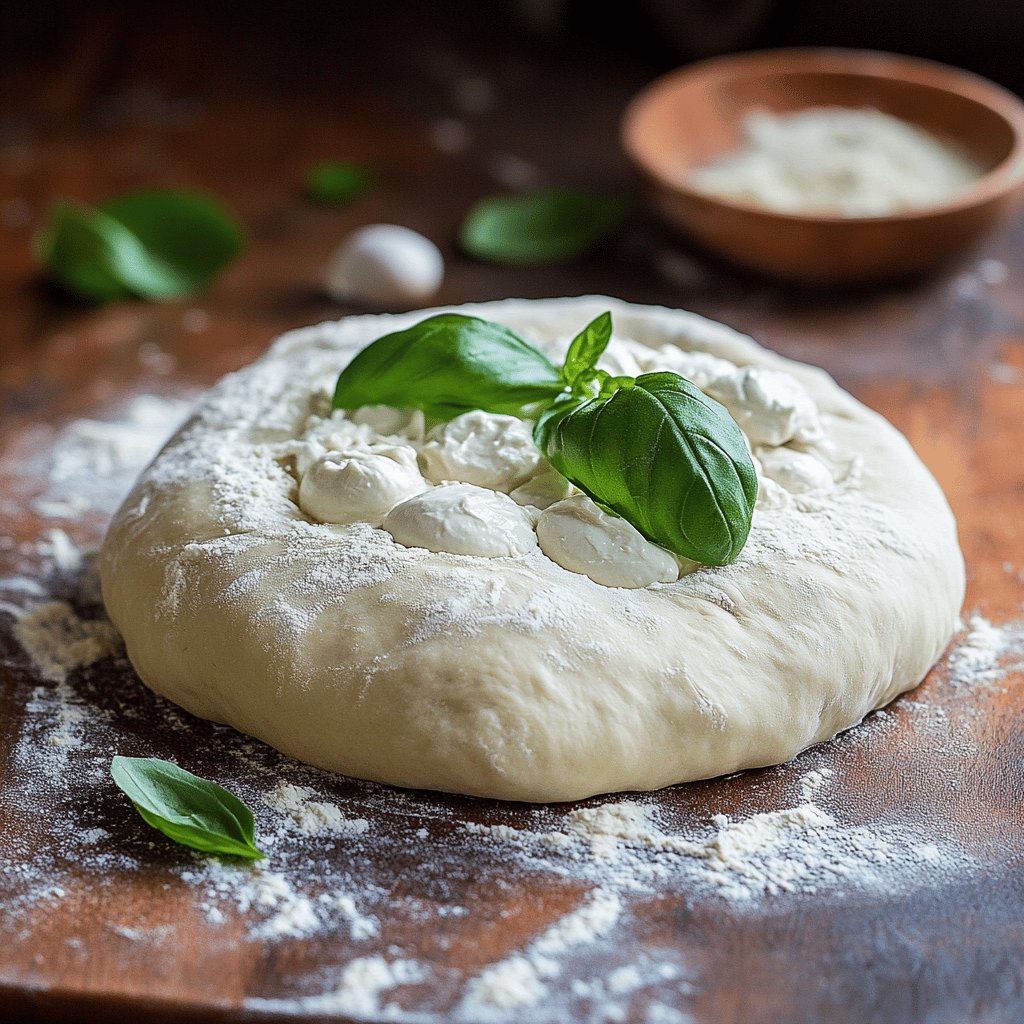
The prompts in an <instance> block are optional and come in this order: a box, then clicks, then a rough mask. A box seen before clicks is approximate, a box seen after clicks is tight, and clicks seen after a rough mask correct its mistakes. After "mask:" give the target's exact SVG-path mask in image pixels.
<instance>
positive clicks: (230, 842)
mask: <svg viewBox="0 0 1024 1024" xmlns="http://www.w3.org/2000/svg"><path fill="white" fill-rule="evenodd" d="M110 774H111V777H112V778H113V780H114V782H115V783H116V784H117V786H118V787H119V788H120V789H121V790H122V791H123V792H125V793H126V794H127V795H128V797H129V798H130V799H131V801H132V803H133V804H134V805H135V809H136V810H137V811H138V812H139V814H140V815H141V816H142V819H143V821H145V822H146V823H147V824H149V825H152V826H153V828H155V829H158V830H159V831H160V832H163V834H164V835H165V836H168V837H169V838H171V839H173V840H174V841H175V842H176V843H181V844H182V845H183V846H190V847H191V848H192V849H194V850H202V851H203V852H204V853H219V854H227V855H230V856H233V857H247V858H249V859H250V860H259V859H261V858H262V857H264V856H265V854H264V853H263V852H262V851H260V850H258V849H257V848H256V845H255V838H254V836H255V823H254V822H253V817H252V811H250V810H249V808H248V807H246V806H245V804H244V803H242V801H241V800H239V799H238V797H236V796H234V795H233V794H231V793H229V792H228V791H227V790H226V789H222V788H221V787H220V786H218V785H217V784H216V783H214V782H209V781H208V780H206V779H201V778H199V776H197V775H193V774H192V773H191V772H187V771H185V770H184V769H183V768H179V767H178V766H177V765H176V764H172V763H171V762H170V761H163V760H161V759H160V758H158V757H120V756H118V757H115V758H114V759H113V761H112V762H111V764H110Z"/></svg>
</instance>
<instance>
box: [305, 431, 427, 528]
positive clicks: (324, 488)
mask: <svg viewBox="0 0 1024 1024" xmlns="http://www.w3.org/2000/svg"><path fill="white" fill-rule="evenodd" d="M429 486H430V484H428V483H427V482H426V480H424V479H423V477H422V476H421V475H420V471H419V469H417V467H416V451H415V449H413V448H409V447H406V446H401V447H387V448H385V447H377V448H372V449H366V450H362V451H360V450H354V451H353V450H350V451H340V452H327V453H326V454H324V455H321V456H320V458H318V459H317V460H316V462H314V463H313V465H311V466H310V467H309V469H308V470H306V472H305V475H304V476H303V477H302V483H301V484H299V507H300V508H301V509H302V511H303V512H305V513H307V514H308V515H311V516H312V517H313V518H314V519H319V520H320V522H321V523H358V522H368V523H372V524H373V525H374V526H379V525H380V523H381V520H382V519H383V518H384V517H385V516H386V515H387V514H388V512H390V511H391V509H393V508H394V507H395V506H396V505H397V504H398V503H399V502H400V501H405V500H406V498H411V497H412V496H413V495H414V494H420V493H421V492H423V491H425V490H427V488H428V487H429Z"/></svg>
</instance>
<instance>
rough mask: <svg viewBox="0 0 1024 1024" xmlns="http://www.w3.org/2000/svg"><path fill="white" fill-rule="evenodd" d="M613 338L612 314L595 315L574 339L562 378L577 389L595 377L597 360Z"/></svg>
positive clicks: (563, 368)
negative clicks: (588, 379)
mask: <svg viewBox="0 0 1024 1024" xmlns="http://www.w3.org/2000/svg"><path fill="white" fill-rule="evenodd" d="M611 340H612V315H611V313H602V314H601V315H600V316H598V317H595V318H594V319H593V320H591V322H590V323H589V324H587V326H586V327H584V328H583V330H582V331H580V333H579V334H577V335H576V337H575V338H573V339H572V342H571V343H570V345H569V351H568V352H567V353H566V356H565V363H564V364H563V365H562V379H563V380H564V381H565V383H566V384H568V385H569V387H571V388H573V389H575V388H576V387H577V386H578V385H582V384H585V383H586V380H587V378H588V377H590V378H593V376H594V370H595V369H596V368H597V361H598V360H599V359H600V358H601V356H602V355H604V350H605V349H606V348H607V347H608V342H610V341H611Z"/></svg>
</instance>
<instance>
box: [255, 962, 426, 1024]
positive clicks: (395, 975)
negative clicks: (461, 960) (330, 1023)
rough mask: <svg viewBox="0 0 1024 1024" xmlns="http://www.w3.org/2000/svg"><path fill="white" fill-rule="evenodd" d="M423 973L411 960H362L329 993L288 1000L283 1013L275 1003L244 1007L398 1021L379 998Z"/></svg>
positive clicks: (350, 965)
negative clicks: (371, 1017) (380, 1016)
mask: <svg viewBox="0 0 1024 1024" xmlns="http://www.w3.org/2000/svg"><path fill="white" fill-rule="evenodd" d="M426 977H427V970H426V968H424V967H423V966H422V965H420V964H418V963H416V962H415V961H414V960H390V961H389V960H387V959H385V958H384V957H382V956H364V957H359V958H358V959H356V960H352V961H351V962H350V963H348V964H347V965H346V967H345V969H344V970H343V971H342V974H341V980H340V982H339V984H338V986H337V988H335V989H334V990H333V991H330V992H324V993H322V994H319V995H315V996H301V997H299V998H298V999H293V1000H290V1001H289V1003H288V1006H287V1008H286V1009H284V1008H283V1007H282V1005H281V1001H280V1000H276V999H250V1000H248V1001H247V1004H246V1005H247V1007H248V1008H249V1009H253V1010H260V1009H265V1010H269V1011H271V1012H282V1009H284V1012H287V1013H302V1014H309V1015H319V1014H324V1015H328V1014H330V1015H334V1014H339V1013H344V1014H347V1015H350V1016H352V1017H356V1018H357V1019H364V1018H369V1017H370V1016H373V1015H376V1014H380V1013H383V1014H384V1016H385V1018H386V1019H388V1020H399V1019H401V1016H402V1014H401V1010H399V1008H398V1007H397V1006H394V1005H382V1003H381V996H382V995H384V994H385V993H387V992H390V991H391V990H392V989H395V988H398V987H399V986H401V985H412V984H415V983H416V982H420V981H424V980H425V979H426Z"/></svg>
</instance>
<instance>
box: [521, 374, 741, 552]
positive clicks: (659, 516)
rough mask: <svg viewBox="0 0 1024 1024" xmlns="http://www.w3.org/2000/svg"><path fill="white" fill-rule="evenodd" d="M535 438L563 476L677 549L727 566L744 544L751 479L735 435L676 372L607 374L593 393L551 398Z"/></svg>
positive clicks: (724, 416) (728, 420) (721, 412)
mask: <svg viewBox="0 0 1024 1024" xmlns="http://www.w3.org/2000/svg"><path fill="white" fill-rule="evenodd" d="M609 392H610V393H609ZM534 439H535V441H536V443H537V446H538V447H539V448H540V449H541V451H542V452H544V454H545V455H546V456H547V457H548V459H549V460H550V461H551V463H552V464H553V465H554V467H555V469H557V470H558V471H559V472H560V473H561V474H562V475H563V476H565V477H567V478H568V479H569V480H571V481H572V482H573V483H574V484H575V485H576V486H577V487H579V488H580V489H581V490H583V491H585V492H586V493H587V494H589V495H590V497H591V498H593V499H594V500H595V501H598V502H600V503H601V504H602V505H604V506H606V507H607V508H609V509H611V510H612V511H613V512H616V513H617V514H618V515H620V516H622V518H623V519H625V520H626V521H627V522H629V523H631V524H632V525H633V526H635V527H636V528H637V529H638V530H639V531H640V532H641V533H642V534H643V535H644V536H645V537H647V538H648V539H649V540H652V541H654V542H655V543H656V544H660V545H662V546H663V547H665V548H668V550H669V551H673V552H675V554H677V555H682V556H683V557H685V558H691V559H694V560H695V561H698V562H703V563H704V564H706V565H725V564H727V563H728V562H731V561H732V560H733V559H735V558H736V556H737V555H738V554H739V553H740V550H741V549H742V548H743V545H744V544H745V543H746V540H747V535H748V534H749V533H750V522H751V518H752V516H753V513H754V502H755V500H756V499H757V476H756V475H755V473H754V466H753V463H752V462H751V459H750V453H749V452H748V451H747V446H746V444H745V442H744V440H743V434H742V432H741V431H740V428H739V426H738V425H737V424H736V422H735V421H734V420H733V419H732V417H731V416H730V415H729V413H728V412H727V411H726V409H725V408H724V406H722V405H720V404H719V403H718V402H716V401H715V400H714V399H712V398H709V397H708V396H707V395H705V394H704V392H702V391H701V390H700V389H699V388H697V387H696V386H695V385H693V384H691V383H690V381H688V380H685V379H684V378H683V377H680V376H679V375H678V374H675V373H645V374H642V375H641V376H639V377H637V378H635V379H633V378H631V377H618V378H615V377H608V376H607V375H605V378H604V381H603V383H602V393H601V395H599V396H598V397H596V398H590V399H581V398H579V397H574V396H570V395H565V396H563V397H561V398H559V399H558V401H556V402H555V403H554V404H553V405H552V406H551V408H550V409H549V410H548V411H547V412H545V413H544V414H543V415H542V416H541V417H540V419H539V420H538V421H537V425H536V427H535V429H534Z"/></svg>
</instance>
